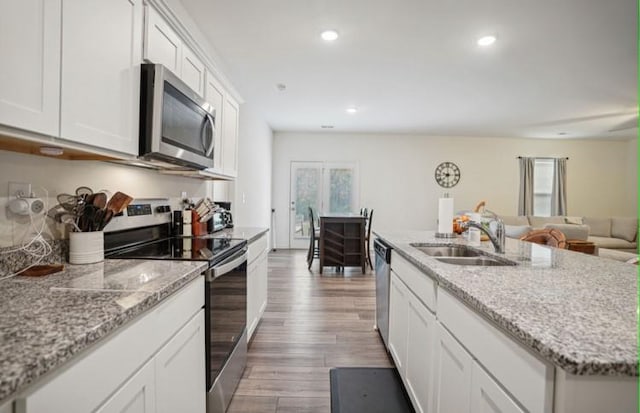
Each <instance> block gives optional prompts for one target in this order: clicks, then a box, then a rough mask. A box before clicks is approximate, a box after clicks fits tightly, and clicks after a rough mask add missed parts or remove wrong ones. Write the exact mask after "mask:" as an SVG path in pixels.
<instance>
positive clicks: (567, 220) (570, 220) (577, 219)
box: [564, 217, 583, 225]
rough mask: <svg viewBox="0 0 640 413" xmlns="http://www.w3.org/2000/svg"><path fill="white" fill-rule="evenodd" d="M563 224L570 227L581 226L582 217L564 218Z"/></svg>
mask: <svg viewBox="0 0 640 413" xmlns="http://www.w3.org/2000/svg"><path fill="white" fill-rule="evenodd" d="M564 222H565V223H567V224H572V225H582V224H583V222H582V217H564Z"/></svg>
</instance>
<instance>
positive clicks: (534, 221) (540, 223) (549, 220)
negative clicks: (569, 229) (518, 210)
mask: <svg viewBox="0 0 640 413" xmlns="http://www.w3.org/2000/svg"><path fill="white" fill-rule="evenodd" d="M564 223H565V222H564V217H562V216H553V217H536V216H529V224H530V225H531V226H532V227H534V228H544V226H545V225H547V224H564Z"/></svg>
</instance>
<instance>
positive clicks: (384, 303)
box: [373, 238, 391, 348]
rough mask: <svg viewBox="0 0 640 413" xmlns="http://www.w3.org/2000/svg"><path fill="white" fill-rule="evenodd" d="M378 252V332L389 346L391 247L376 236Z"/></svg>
mask: <svg viewBox="0 0 640 413" xmlns="http://www.w3.org/2000/svg"><path fill="white" fill-rule="evenodd" d="M373 250H374V251H375V254H376V264H375V265H376V326H377V328H378V333H380V337H382V341H384V346H385V347H386V348H388V347H389V283H390V279H391V247H390V246H389V245H388V244H386V243H385V242H384V241H382V240H381V239H380V238H376V239H375V241H374V242H373Z"/></svg>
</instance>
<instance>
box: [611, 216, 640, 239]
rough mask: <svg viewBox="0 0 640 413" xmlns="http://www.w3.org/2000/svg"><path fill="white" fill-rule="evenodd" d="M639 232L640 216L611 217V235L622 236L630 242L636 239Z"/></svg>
mask: <svg viewBox="0 0 640 413" xmlns="http://www.w3.org/2000/svg"><path fill="white" fill-rule="evenodd" d="M637 232H638V218H633V217H630V218H619V217H613V218H611V236H612V237H614V238H622V239H624V240H627V241H629V242H633V241H635V240H636V234H637Z"/></svg>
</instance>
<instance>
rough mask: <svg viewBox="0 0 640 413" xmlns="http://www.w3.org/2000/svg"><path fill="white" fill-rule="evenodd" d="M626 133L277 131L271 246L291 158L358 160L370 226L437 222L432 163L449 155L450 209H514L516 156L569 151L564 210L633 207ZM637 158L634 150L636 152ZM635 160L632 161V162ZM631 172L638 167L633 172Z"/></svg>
mask: <svg viewBox="0 0 640 413" xmlns="http://www.w3.org/2000/svg"><path fill="white" fill-rule="evenodd" d="M630 146H631V144H630V143H629V142H627V141H598V140H538V139H510V138H509V139H507V138H474V137H459V138H458V137H427V136H413V135H382V134H380V135H365V134H336V133H329V134H322V133H276V134H275V137H274V146H273V205H274V208H275V209H276V224H277V228H276V229H275V231H276V239H277V241H278V243H277V247H279V248H286V247H288V242H289V216H288V212H289V208H288V206H289V168H290V163H291V161H358V162H359V165H360V204H361V205H362V206H363V207H368V208H373V209H374V210H375V214H374V220H373V226H374V228H376V229H393V228H397V229H405V228H415V229H435V228H436V219H437V207H438V201H437V200H438V198H439V197H440V196H442V194H443V193H444V192H445V190H444V189H443V188H441V187H439V186H438V185H437V183H436V182H435V179H434V170H435V168H436V166H437V165H438V164H439V163H440V162H444V161H452V162H455V163H456V164H457V165H458V166H459V167H460V169H461V172H462V178H461V180H460V183H459V184H458V185H457V186H456V187H455V188H453V189H450V190H447V191H446V192H449V193H450V194H451V196H453V197H454V199H455V209H456V210H463V209H469V208H473V207H474V206H475V205H476V203H477V202H478V201H480V200H486V201H487V208H488V209H491V210H494V211H495V212H497V213H500V214H504V215H515V214H516V213H517V203H518V179H519V170H518V162H517V159H516V157H517V156H553V157H556V156H557V157H561V156H568V157H569V158H570V160H569V162H568V177H567V181H568V182H567V186H568V214H569V215H591V216H609V215H625V216H631V215H636V204H635V203H634V202H631V201H630V199H631V198H630V195H633V196H634V197H636V198H637V184H636V185H633V183H632V182H630V179H629V178H627V177H628V176H629V174H631V173H633V172H632V171H633V170H635V171H637V165H636V164H635V163H633V162H635V161H634V160H633V159H630V155H628V153H629V152H630V150H629V148H630ZM636 159H637V158H636ZM632 163H633V165H632ZM633 174H634V176H635V175H636V174H637V173H633Z"/></svg>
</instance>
